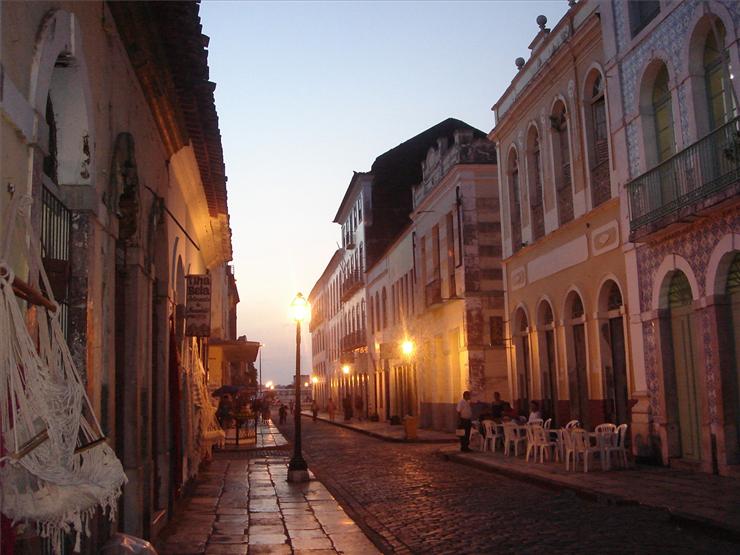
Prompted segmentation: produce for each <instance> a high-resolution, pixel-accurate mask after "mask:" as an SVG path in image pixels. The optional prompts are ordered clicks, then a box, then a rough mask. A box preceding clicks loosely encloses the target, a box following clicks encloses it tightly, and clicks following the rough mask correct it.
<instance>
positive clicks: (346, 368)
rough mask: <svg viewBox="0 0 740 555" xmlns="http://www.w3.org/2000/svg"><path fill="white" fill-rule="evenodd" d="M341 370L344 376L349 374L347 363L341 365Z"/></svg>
mask: <svg viewBox="0 0 740 555" xmlns="http://www.w3.org/2000/svg"><path fill="white" fill-rule="evenodd" d="M342 372H344V375H345V376H347V375H349V364H345V365H344V366H342Z"/></svg>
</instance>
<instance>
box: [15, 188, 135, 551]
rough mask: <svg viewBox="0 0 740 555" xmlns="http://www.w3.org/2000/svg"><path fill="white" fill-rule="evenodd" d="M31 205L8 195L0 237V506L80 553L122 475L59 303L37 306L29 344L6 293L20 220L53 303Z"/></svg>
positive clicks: (20, 314)
mask: <svg viewBox="0 0 740 555" xmlns="http://www.w3.org/2000/svg"><path fill="white" fill-rule="evenodd" d="M30 204H31V198H30V197H28V196H25V197H20V198H19V196H18V195H16V196H15V197H14V198H13V200H12V201H11V203H10V206H9V209H8V213H7V214H6V216H5V224H6V225H5V230H4V232H5V235H4V237H0V241H2V246H1V247H0V439H1V440H2V442H3V444H2V448H3V453H4V455H5V456H4V457H2V458H1V459H0V510H1V511H2V513H3V514H4V515H5V516H7V517H8V518H10V519H12V520H13V522H19V521H30V522H33V523H35V525H36V529H37V532H38V533H39V534H40V535H41V536H42V537H45V538H49V541H50V543H51V548H52V550H53V551H54V552H55V553H60V552H61V550H62V546H63V542H64V534H65V533H67V532H75V533H76V545H75V550H76V551H79V547H80V534H82V533H85V534H88V535H89V529H88V523H89V520H90V518H91V517H92V516H93V515H94V514H95V511H96V509H97V508H98V507H101V508H102V510H103V512H104V513H105V512H106V510H107V511H108V514H109V517H110V518H111V520H112V519H113V518H114V517H115V511H116V501H117V499H118V497H119V495H120V494H121V487H122V485H123V484H124V483H125V482H126V476H125V474H124V472H123V468H122V466H121V463H120V461H119V460H118V458H117V457H116V455H115V453H114V452H113V450H112V449H111V448H110V447H109V446H108V445H107V444H106V443H105V441H104V438H103V434H102V432H101V430H100V425H99V423H98V421H97V418H96V416H95V414H94V412H93V410H92V408H91V405H90V400H89V399H88V397H87V394H86V392H85V386H84V384H83V383H82V380H81V379H80V376H79V374H78V372H77V369H76V368H75V364H74V361H73V360H72V356H71V354H70V352H69V348H68V347H67V343H66V341H65V338H64V333H63V332H62V329H61V326H60V324H59V309H58V308H57V310H56V311H50V310H47V309H46V308H44V307H43V306H38V307H36V311H35V314H36V324H37V329H38V348H37V346H36V342H35V341H34V339H33V338H32V337H31V335H30V334H29V331H28V327H27V322H26V319H25V317H24V311H23V310H21V307H20V304H19V302H18V299H17V298H16V295H15V293H14V291H13V287H12V284H13V280H14V273H13V271H12V269H11V268H10V266H9V265H8V264H7V263H6V260H7V255H8V252H9V244H10V237H11V236H12V235H15V220H16V217H17V216H20V218H19V219H20V221H21V223H22V224H23V227H22V231H23V232H24V233H25V234H26V235H27V238H28V240H27V244H26V245H25V246H27V247H28V253H27V254H28V261H29V266H30V267H31V268H36V269H37V270H38V271H39V273H40V276H41V280H42V283H43V285H44V291H45V292H46V294H47V295H48V296H49V298H50V300H51V301H52V303H53V297H52V289H51V286H50V284H49V280H48V277H47V276H46V272H45V270H44V267H43V264H42V261H41V255H40V250H39V247H38V245H37V241H36V239H35V238H34V237H33V235H32V231H31V230H32V227H31V221H30ZM19 205H22V206H19ZM33 281H34V280H33V279H32V280H31V282H32V283H31V285H32V286H33V285H34V284H33ZM57 306H58V305H57Z"/></svg>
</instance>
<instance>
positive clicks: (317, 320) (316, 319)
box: [308, 310, 324, 331]
mask: <svg viewBox="0 0 740 555" xmlns="http://www.w3.org/2000/svg"><path fill="white" fill-rule="evenodd" d="M323 321H324V313H323V311H321V310H312V311H311V321H310V322H309V324H308V331H313V330H315V329H316V328H317V327H318V326H320V325H321V323H322V322H323Z"/></svg>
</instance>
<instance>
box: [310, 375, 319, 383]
mask: <svg viewBox="0 0 740 555" xmlns="http://www.w3.org/2000/svg"><path fill="white" fill-rule="evenodd" d="M311 383H312V384H317V383H319V378H318V377H317V376H311Z"/></svg>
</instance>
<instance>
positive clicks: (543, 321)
mask: <svg viewBox="0 0 740 555" xmlns="http://www.w3.org/2000/svg"><path fill="white" fill-rule="evenodd" d="M537 328H538V329H537V335H538V337H539V346H540V374H541V377H542V414H543V415H544V416H545V417H546V418H552V419H553V424H554V425H557V424H558V417H557V405H558V373H557V363H556V358H555V326H554V316H553V313H552V306H550V303H549V302H548V301H542V302H541V303H540V306H539V310H538V311H537Z"/></svg>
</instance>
